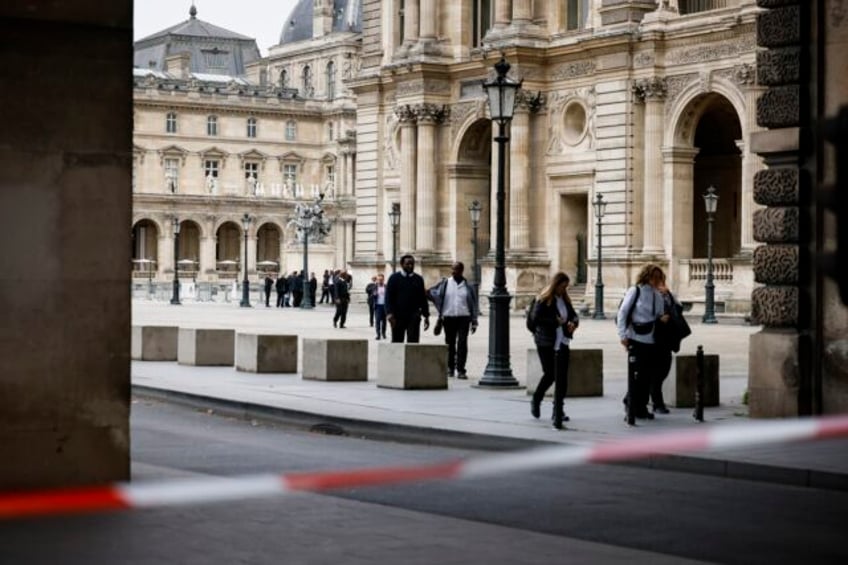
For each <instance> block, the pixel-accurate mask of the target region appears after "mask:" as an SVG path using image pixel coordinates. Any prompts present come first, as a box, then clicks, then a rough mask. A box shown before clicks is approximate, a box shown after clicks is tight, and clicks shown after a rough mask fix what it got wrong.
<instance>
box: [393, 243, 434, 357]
mask: <svg viewBox="0 0 848 565" xmlns="http://www.w3.org/2000/svg"><path fill="white" fill-rule="evenodd" d="M400 266H401V269H402V270H401V271H399V272H397V273H394V274H392V276H391V277H389V282H387V283H386V318H387V320H388V322H389V325H391V326H392V343H403V341H404V338H406V342H407V343H418V341H419V339H420V334H421V330H420V325H421V318H422V317H423V318H424V331H427V330H428V329H429V328H430V308H429V306H428V305H427V290H426V289H425V288H424V279H423V278H422V277H421V275H419V274H418V273H415V272H413V271H414V270H415V259H413V257H412V255H404V256H403V257H401V258H400Z"/></svg>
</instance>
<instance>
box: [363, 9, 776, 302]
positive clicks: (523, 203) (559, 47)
mask: <svg viewBox="0 0 848 565" xmlns="http://www.w3.org/2000/svg"><path fill="white" fill-rule="evenodd" d="M362 10H363V15H362V18H363V19H362V51H361V71H360V72H359V73H358V74H357V76H356V77H355V78H354V79H352V80H350V81H349V83H348V84H349V85H350V87H351V88H352V89H353V90H354V92H355V93H356V95H357V124H356V130H357V173H356V184H357V187H358V189H357V209H356V214H357V218H356V226H357V228H356V253H355V256H354V265H355V266H356V267H357V268H368V269H373V268H377V269H381V268H383V267H384V266H385V264H386V258H387V257H390V256H391V252H392V232H391V228H390V226H389V222H388V218H387V212H388V211H389V210H390V209H391V206H392V204H395V203H398V204H400V209H401V226H400V230H399V231H400V234H399V239H400V251H401V252H412V253H414V254H415V255H416V257H418V258H419V259H420V260H421V262H422V269H423V271H424V274H425V277H426V278H428V279H432V278H434V277H436V276H437V275H438V274H439V273H444V272H445V271H446V268H447V266H448V264H449V263H450V262H451V261H452V260H454V259H459V260H463V261H465V262H466V264H470V262H471V260H472V255H473V250H472V242H471V238H472V227H471V221H470V216H469V213H468V210H467V209H468V206H469V204H470V203H471V202H472V201H473V200H479V201H481V202H483V203H484V207H485V210H484V219H483V221H482V222H481V226H480V230H479V246H480V249H481V250H482V251H483V256H484V257H483V269H482V270H483V275H482V279H483V280H482V287H483V288H484V289H485V288H489V287H490V286H491V282H492V276H493V251H491V250H490V248H491V247H492V245H493V242H494V237H493V236H494V234H493V230H492V227H491V226H493V225H494V222H493V218H494V214H495V192H496V191H495V187H496V186H497V182H498V181H497V178H496V175H497V172H496V171H497V167H496V166H495V163H493V155H496V154H497V152H496V149H495V148H496V145H495V144H494V143H493V139H492V128H491V122H490V120H489V119H488V115H487V114H488V109H487V105H486V102H485V98H484V94H483V91H482V88H481V81H482V80H483V79H486V78H488V77H489V76H490V75H491V74H492V66H493V64H494V62H496V61H497V60H498V59H499V58H500V56H501V55H503V56H505V57H506V59H507V61H508V62H509V63H510V64H511V65H512V70H511V71H510V76H512V77H514V78H520V79H523V86H522V93H521V96H520V97H519V101H518V105H517V108H516V112H515V118H514V119H513V121H512V124H511V126H510V142H509V147H508V163H507V166H506V171H507V172H506V174H505V177H506V178H505V179H504V181H505V184H506V206H507V218H508V220H507V224H508V225H507V228H506V230H507V231H506V234H505V236H506V238H505V239H506V265H507V281H508V287H509V289H510V290H511V291H512V292H513V293H515V294H516V296H517V298H518V300H517V301H516V302H515V303H516V304H517V305H521V303H522V302H523V299H524V298H525V297H526V296H529V295H530V294H531V293H535V292H537V291H538V290H539V288H540V286H541V284H542V282H543V281H544V280H545V279H546V278H547V277H548V276H549V275H550V274H552V273H553V272H554V271H556V270H560V269H563V270H565V271H566V272H568V273H571V275H572V278H575V277H576V279H577V282H585V283H587V286H586V294H587V299H588V298H589V295H590V294H591V292H592V291H591V286H592V285H593V283H594V281H595V277H596V270H597V269H596V267H597V265H596V257H597V249H596V243H597V242H596V233H597V230H596V222H597V218H595V216H594V214H593V211H592V206H591V201H592V200H593V199H594V198H595V196H596V195H597V194H601V195H603V198H604V199H605V200H606V202H608V206H607V208H606V214H605V216H604V217H603V219H602V230H603V237H602V241H603V258H604V260H603V275H604V280H605V283H606V287H607V293H606V302H607V308H608V309H609V308H611V307H613V306H614V305H615V304H617V303H618V300H619V299H620V296H621V295H622V292H623V291H624V289H625V288H626V286H627V285H628V284H629V283H632V281H633V279H634V276H635V274H636V272H637V270H638V269H639V268H640V267H641V266H642V265H643V264H644V263H645V262H647V261H655V262H658V263H660V264H661V265H663V266H664V267H665V268H667V270H668V273H669V275H670V278H671V282H672V284H673V286H674V287H675V288H676V289H678V293H679V295H680V297H681V298H682V299H683V300H684V301H689V302H692V303H694V304H701V303H703V300H704V283H705V278H706V270H707V269H706V255H707V243H706V235H705V234H706V221H705V211H704V204H703V200H702V198H701V196H702V194H703V193H704V192H705V191H706V189H707V187H708V186H710V185H713V186H715V188H716V189H717V191H718V194H719V209H718V212H717V216H716V226H717V228H718V229H716V231H715V239H714V256H715V258H716V259H715V262H714V263H715V273H716V297H717V305H718V307H719V310H721V308H724V309H725V310H726V311H728V312H730V311H733V312H747V311H748V310H749V308H750V296H751V291H752V289H753V288H754V286H755V282H754V278H753V272H752V257H753V250H754V247H755V242H754V238H753V233H752V217H753V213H754V210H755V208H756V207H757V206H756V204H755V202H754V199H753V193H752V179H753V176H754V174H755V173H756V172H757V171H758V170H760V169H761V168H762V162H761V160H760V158H759V157H758V156H757V155H756V154H754V153H752V152H751V150H750V136H751V134H752V133H753V132H755V131H756V130H757V129H758V126H757V124H756V120H755V101H756V99H757V97H758V95H759V94H760V93H761V91H762V88H761V87H759V86H757V84H756V53H755V51H756V40H755V15H756V12H757V11H758V8H757V6H756V5H755V2H754V0H727V1H706V2H686V1H683V0H679V1H662V2H655V1H645V0H627V1H615V2H613V1H607V0H575V1H565V2H540V1H532V0H512V1H508V0H493V1H481V0H474V1H471V0H469V1H462V2H449V1H440V0H405V1H403V2H401V1H400V0H390V1H383V2H379V1H365V2H363V3H362ZM487 251H488V253H487ZM585 267H588V269H586V268H585Z"/></svg>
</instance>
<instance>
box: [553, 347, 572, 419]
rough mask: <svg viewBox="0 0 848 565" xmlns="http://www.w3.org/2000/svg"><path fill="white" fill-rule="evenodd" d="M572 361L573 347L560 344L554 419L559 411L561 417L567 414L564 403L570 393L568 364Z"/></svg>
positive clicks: (557, 357) (557, 361) (555, 386)
mask: <svg viewBox="0 0 848 565" xmlns="http://www.w3.org/2000/svg"><path fill="white" fill-rule="evenodd" d="M570 361H571V348H570V347H568V346H567V345H560V347H559V350H558V351H557V352H556V382H555V383H554V419H556V417H557V416H556V415H557V413H559V415H560V417H562V416H564V415H565V412H564V410H563V404H564V403H565V396H566V395H567V394H568V365H569V363H570Z"/></svg>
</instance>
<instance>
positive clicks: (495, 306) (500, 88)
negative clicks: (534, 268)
mask: <svg viewBox="0 0 848 565" xmlns="http://www.w3.org/2000/svg"><path fill="white" fill-rule="evenodd" d="M509 68H510V65H509V63H507V61H506V59H505V58H504V57H501V59H500V61H498V62H497V63H496V64H495V73H496V76H495V77H494V78H493V79H492V80H491V81H488V82H483V89H484V90H485V91H486V94H487V96H488V99H489V113H490V114H491V118H492V121H493V122H497V124H498V135H497V137H495V141H496V142H497V144H498V183H497V196H496V199H495V200H496V201H497V215H496V217H497V225H496V239H495V279H494V285H493V287H492V292H491V294H490V295H489V316H490V320H491V322H490V324H489V360H488V363H487V364H486V369H485V371H483V377H482V378H481V379H480V381H479V383H478V386H481V387H498V388H503V387H510V388H517V387H518V386H519V383H518V381H517V380H516V379H515V377H513V376H512V367H511V366H510V360H509V307H510V301H511V300H512V297H511V296H510V294H509V291H508V290H507V288H506V266H505V262H506V257H505V251H504V232H505V229H506V225H505V224H506V217H505V216H506V212H505V205H506V195H505V193H506V190H505V188H506V187H505V179H504V176H505V174H506V144H507V142H508V141H509V136H508V135H507V133H506V126H507V125H508V124H509V122H510V121H511V120H512V114H513V111H514V110H515V95H516V93H517V92H518V89H519V88H521V81H516V80H513V79H511V78H509V77H508V76H507V73H508V72H509Z"/></svg>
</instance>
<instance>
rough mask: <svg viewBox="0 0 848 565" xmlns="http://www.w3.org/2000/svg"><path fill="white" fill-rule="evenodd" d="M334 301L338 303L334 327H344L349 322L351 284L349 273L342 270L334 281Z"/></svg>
mask: <svg viewBox="0 0 848 565" xmlns="http://www.w3.org/2000/svg"><path fill="white" fill-rule="evenodd" d="M333 292H334V296H333V302H335V304H336V313H335V315H334V316H333V327H334V328H336V327H338V328H344V327H345V323H346V322H347V309H348V305H349V304H350V285H349V283H348V279H347V273H346V272H345V271H344V270H342V271H341V272H340V273H339V276H337V277H336V279H335V281H333Z"/></svg>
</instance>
